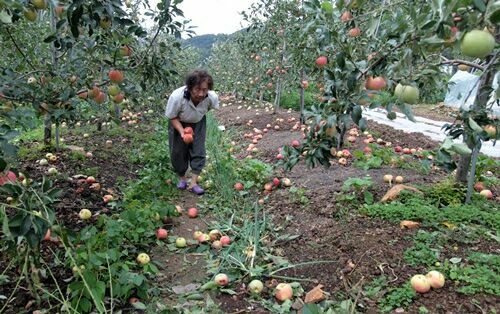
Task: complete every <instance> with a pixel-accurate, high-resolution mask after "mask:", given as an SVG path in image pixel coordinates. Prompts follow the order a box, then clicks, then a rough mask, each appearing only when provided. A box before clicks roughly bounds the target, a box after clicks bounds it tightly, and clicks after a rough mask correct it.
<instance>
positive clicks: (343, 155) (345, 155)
mask: <svg viewBox="0 0 500 314" xmlns="http://www.w3.org/2000/svg"><path fill="white" fill-rule="evenodd" d="M330 154H331V155H332V156H333V157H337V158H338V160H337V162H338V163H339V165H342V166H346V165H347V162H348V159H349V158H351V157H352V154H351V152H350V151H349V150H348V149H343V150H339V151H337V149H336V148H335V147H332V148H330ZM330 164H331V165H333V164H334V161H333V160H331V161H330Z"/></svg>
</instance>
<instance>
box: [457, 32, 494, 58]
mask: <svg viewBox="0 0 500 314" xmlns="http://www.w3.org/2000/svg"><path fill="white" fill-rule="evenodd" d="M493 49H495V37H493V35H491V34H490V32H488V31H482V30H478V29H475V30H472V31H470V32H468V33H466V34H465V35H464V37H463V38H462V42H461V43H460V50H461V51H462V53H463V54H464V55H466V56H468V57H473V58H484V57H486V56H487V55H489V54H490V53H491V52H492V51H493Z"/></svg>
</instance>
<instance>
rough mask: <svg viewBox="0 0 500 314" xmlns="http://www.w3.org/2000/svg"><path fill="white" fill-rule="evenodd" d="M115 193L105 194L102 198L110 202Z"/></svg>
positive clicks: (105, 201)
mask: <svg viewBox="0 0 500 314" xmlns="http://www.w3.org/2000/svg"><path fill="white" fill-rule="evenodd" d="M113 199H114V198H113V195H110V194H107V195H104V196H103V197H102V200H103V201H104V203H109V202H111V201H112V200H113Z"/></svg>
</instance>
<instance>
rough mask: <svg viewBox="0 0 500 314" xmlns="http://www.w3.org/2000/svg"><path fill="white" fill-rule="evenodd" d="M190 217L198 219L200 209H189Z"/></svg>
mask: <svg viewBox="0 0 500 314" xmlns="http://www.w3.org/2000/svg"><path fill="white" fill-rule="evenodd" d="M188 217H189V218H196V217H198V209H196V208H195V207H191V208H189V209H188Z"/></svg>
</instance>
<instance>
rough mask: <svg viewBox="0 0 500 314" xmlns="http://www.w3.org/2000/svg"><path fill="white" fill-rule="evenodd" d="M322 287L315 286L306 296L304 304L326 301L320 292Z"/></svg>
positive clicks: (323, 293) (323, 294)
mask: <svg viewBox="0 0 500 314" xmlns="http://www.w3.org/2000/svg"><path fill="white" fill-rule="evenodd" d="M323 287H324V286H323V285H317V286H316V287H314V288H313V289H312V290H311V291H309V292H308V293H307V294H306V298H305V303H317V302H321V301H323V300H324V299H326V295H325V292H324V291H323V290H322V289H323Z"/></svg>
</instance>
